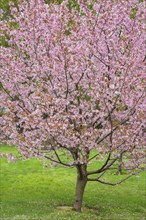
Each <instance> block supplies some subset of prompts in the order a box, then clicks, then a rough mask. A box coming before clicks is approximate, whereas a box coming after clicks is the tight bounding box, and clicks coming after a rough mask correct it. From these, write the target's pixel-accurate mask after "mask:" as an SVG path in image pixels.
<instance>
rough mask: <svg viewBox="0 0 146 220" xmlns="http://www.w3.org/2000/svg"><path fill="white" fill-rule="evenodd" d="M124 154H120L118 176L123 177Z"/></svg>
mask: <svg viewBox="0 0 146 220" xmlns="http://www.w3.org/2000/svg"><path fill="white" fill-rule="evenodd" d="M122 157H123V154H122V153H121V154H120V157H119V160H118V171H117V174H119V175H122V159H123V158H122Z"/></svg>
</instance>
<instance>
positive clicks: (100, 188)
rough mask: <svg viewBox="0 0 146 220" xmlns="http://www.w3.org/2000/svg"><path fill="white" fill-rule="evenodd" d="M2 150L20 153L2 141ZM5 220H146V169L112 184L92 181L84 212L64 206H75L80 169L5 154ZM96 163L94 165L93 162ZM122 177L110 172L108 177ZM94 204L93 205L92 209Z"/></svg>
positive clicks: (1, 194) (1, 174) (1, 185)
mask: <svg viewBox="0 0 146 220" xmlns="http://www.w3.org/2000/svg"><path fill="white" fill-rule="evenodd" d="M0 152H4V153H13V154H14V155H17V154H18V153H17V150H16V148H14V147H8V146H3V145H0ZM0 162H1V167H0V168H1V169H0V202H1V210H0V217H1V218H0V219H1V220H90V219H91V220H145V219H146V218H145V216H146V201H145V196H146V185H145V177H146V176H145V173H144V172H143V173H141V174H139V175H138V176H135V177H132V178H130V179H128V180H127V181H126V182H124V183H122V184H121V185H118V186H115V187H112V186H108V185H102V184H99V183H94V182H89V183H88V184H87V188H86V191H85V196H84V203H83V207H84V209H83V213H80V214H78V213H75V212H74V211H72V210H69V209H66V208H65V207H64V208H61V206H72V203H73V200H74V190H75V182H76V170H75V169H72V168H64V167H49V168H44V167H43V165H42V163H41V161H39V160H37V159H34V158H33V159H31V160H26V161H22V160H21V159H20V160H18V161H17V162H12V163H8V162H7V160H6V158H1V159H0ZM92 166H94V165H92ZM107 177H109V179H111V180H113V181H114V180H118V179H120V177H119V176H117V175H114V174H112V173H109V174H108V175H107V176H106V177H105V178H107ZM91 208H92V209H91Z"/></svg>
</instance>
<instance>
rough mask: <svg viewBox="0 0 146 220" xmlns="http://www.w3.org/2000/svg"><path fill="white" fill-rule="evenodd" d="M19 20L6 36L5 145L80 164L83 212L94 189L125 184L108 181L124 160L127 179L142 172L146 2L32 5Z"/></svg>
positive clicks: (22, 8) (0, 92) (20, 10)
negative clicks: (94, 183) (88, 193)
mask: <svg viewBox="0 0 146 220" xmlns="http://www.w3.org/2000/svg"><path fill="white" fill-rule="evenodd" d="M11 14H12V18H11V20H9V22H6V21H1V29H2V31H1V33H0V34H1V36H6V37H7V41H8V46H7V47H1V55H0V56H1V58H0V59H1V64H0V71H1V74H0V100H1V102H0V107H1V109H5V111H3V114H1V115H0V116H1V117H0V123H1V128H0V129H1V141H7V143H9V144H14V145H16V146H18V149H19V150H20V152H21V154H22V155H23V157H24V158H28V157H32V156H36V157H43V158H46V159H48V160H50V161H52V162H53V163H54V162H55V163H57V164H61V165H64V166H66V167H75V168H76V169H77V183H76V195H75V202H74V209H75V210H76V211H81V206H82V200H83V194H84V189H85V186H86V184H87V182H89V181H97V182H100V183H103V184H109V185H117V184H119V183H121V182H122V181H124V180H125V179H122V180H121V181H119V182H113V183H111V182H108V181H107V182H106V181H104V180H103V175H104V174H105V173H106V172H108V170H110V169H112V168H113V167H114V166H115V164H116V163H117V162H118V161H119V159H120V157H121V155H122V157H125V159H124V160H123V164H122V165H123V167H124V169H125V170H128V173H129V175H133V174H134V173H135V172H139V171H140V170H141V168H142V167H143V166H141V165H142V164H143V163H144V83H145V75H144V67H145V66H144V62H145V49H144V48H145V35H144V29H145V26H144V19H145V15H144V1H138V0H129V1H125V0H117V1H112V0H109V1H108V2H107V1H105V0H98V1H87V0H86V1H85V0H78V1H76V4H75V6H72V7H70V4H69V2H68V1H67V0H65V1H63V2H62V3H61V4H49V5H48V4H46V3H45V1H44V0H30V1H23V2H22V1H21V3H20V4H19V5H18V7H15V6H14V5H13V4H11ZM12 24H17V25H15V28H14V27H13V25H12ZM62 153H63V154H64V156H62ZM101 160H102V161H103V163H102V165H101V167H100V168H99V167H98V166H97V169H95V170H91V169H90V166H88V165H89V164H90V163H91V162H92V161H94V162H95V161H96V162H97V164H98V161H101ZM126 178H129V176H127V177H126Z"/></svg>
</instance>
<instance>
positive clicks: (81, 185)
mask: <svg viewBox="0 0 146 220" xmlns="http://www.w3.org/2000/svg"><path fill="white" fill-rule="evenodd" d="M86 184H87V176H86V175H82V176H81V175H80V174H78V176H77V183H76V191H75V202H74V206H73V207H74V210H75V211H77V212H81V208H82V202H83V195H84V190H85V186H86Z"/></svg>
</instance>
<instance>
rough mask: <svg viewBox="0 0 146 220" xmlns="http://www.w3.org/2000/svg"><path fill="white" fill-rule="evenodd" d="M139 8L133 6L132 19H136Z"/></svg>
mask: <svg viewBox="0 0 146 220" xmlns="http://www.w3.org/2000/svg"><path fill="white" fill-rule="evenodd" d="M137 10H138V8H137V7H136V6H135V7H134V8H132V10H131V14H130V18H131V19H134V18H135V17H136V13H137Z"/></svg>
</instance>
